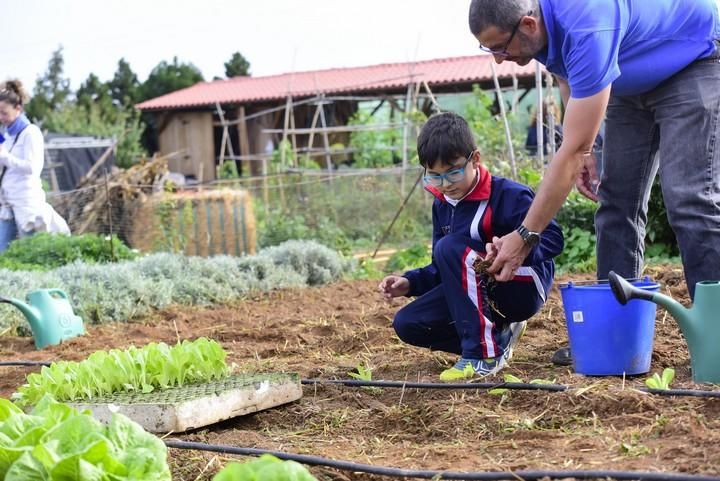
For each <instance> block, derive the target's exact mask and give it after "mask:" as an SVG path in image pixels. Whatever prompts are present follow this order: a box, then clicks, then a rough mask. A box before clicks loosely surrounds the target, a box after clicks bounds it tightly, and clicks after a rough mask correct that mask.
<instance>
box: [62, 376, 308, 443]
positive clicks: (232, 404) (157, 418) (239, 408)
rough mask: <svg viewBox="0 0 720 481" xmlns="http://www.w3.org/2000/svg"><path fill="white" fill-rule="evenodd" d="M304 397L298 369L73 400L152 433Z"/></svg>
mask: <svg viewBox="0 0 720 481" xmlns="http://www.w3.org/2000/svg"><path fill="white" fill-rule="evenodd" d="M301 397H302V386H301V385H300V378H299V377H298V376H297V375H296V374H255V375H234V376H230V377H229V378H227V379H225V380H219V381H212V382H209V383H204V384H199V385H193V386H184V387H176V388H170V389H166V390H163V391H156V392H151V393H147V394H142V393H119V394H116V395H113V396H111V397H109V398H106V399H96V400H92V401H83V402H73V403H70V404H71V405H72V406H73V407H75V408H77V409H80V410H84V409H89V410H90V411H92V413H93V416H95V418H97V419H98V420H100V421H102V422H109V421H110V418H111V417H112V414H113V413H115V412H117V413H121V414H124V415H125V416H127V417H129V418H130V419H132V420H133V421H135V422H137V423H138V424H140V425H141V426H142V427H143V428H144V429H145V430H146V431H150V432H153V433H170V432H174V433H178V432H184V431H189V430H191V429H196V428H200V427H203V426H207V425H209V424H213V423H217V422H220V421H224V420H226V419H230V418H233V417H236V416H242V415H244V414H249V413H253V412H256V411H262V410H263V409H268V408H271V407H275V406H279V405H281V404H285V403H289V402H292V401H295V400H297V399H300V398H301Z"/></svg>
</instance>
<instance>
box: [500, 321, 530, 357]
mask: <svg viewBox="0 0 720 481" xmlns="http://www.w3.org/2000/svg"><path fill="white" fill-rule="evenodd" d="M526 329H527V321H521V322H512V323H510V324H509V325H507V326H505V329H503V330H502V331H501V332H500V336H499V337H500V339H499V341H500V347H501V348H502V350H503V359H504V360H505V362H506V363H507V362H508V361H510V359H511V358H512V355H513V349H514V348H515V346H516V345H517V343H518V341H519V340H520V338H521V337H523V334H525V330H526Z"/></svg>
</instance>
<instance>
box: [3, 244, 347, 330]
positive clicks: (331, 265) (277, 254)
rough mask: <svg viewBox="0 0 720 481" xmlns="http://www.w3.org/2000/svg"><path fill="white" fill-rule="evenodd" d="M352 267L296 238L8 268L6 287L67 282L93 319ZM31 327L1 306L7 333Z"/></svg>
mask: <svg viewBox="0 0 720 481" xmlns="http://www.w3.org/2000/svg"><path fill="white" fill-rule="evenodd" d="M347 270H348V263H347V262H346V261H344V260H343V259H342V258H341V257H340V255H339V254H338V253H337V252H334V251H332V250H330V249H329V248H327V247H325V246H323V245H320V244H318V243H316V242H309V241H291V242H287V243H285V244H282V245H279V246H275V247H272V248H270V249H266V250H263V251H260V253H259V254H257V255H255V256H243V257H231V256H216V257H210V258H203V257H186V256H183V255H180V254H170V253H158V254H152V255H149V256H145V257H142V258H140V259H137V260H134V261H124V262H119V263H115V264H105V265H100V264H86V263H83V262H81V261H76V262H73V263H71V264H68V265H66V266H63V267H60V268H58V269H54V270H52V271H48V272H39V271H9V270H1V269H0V293H2V295H4V296H6V297H15V298H20V299H22V298H24V297H25V295H26V294H27V293H28V292H29V291H31V290H34V289H41V288H59V289H63V290H65V292H67V293H68V295H69V296H70V298H71V299H72V303H73V306H74V309H75V312H76V313H77V314H78V315H80V316H81V317H82V318H83V320H84V321H85V322H86V323H104V322H108V321H127V320H130V319H133V318H137V317H139V316H143V315H147V314H149V313H150V312H152V310H154V309H161V308H164V307H166V306H168V305H170V304H182V305H211V304H222V303H228V302H233V301H236V300H239V299H242V298H243V297H244V296H246V295H248V293H250V292H256V291H269V290H272V289H282V288H289V287H305V286H309V285H310V286H312V285H318V284H321V283H327V282H332V281H334V280H337V279H339V278H340V277H341V276H342V274H343V273H344V272H345V271H347ZM11 326H22V327H26V321H25V319H24V318H23V317H22V315H21V314H20V313H19V311H18V310H17V309H15V308H13V307H11V306H8V305H6V304H1V305H0V332H2V331H3V330H4V329H5V328H7V327H11Z"/></svg>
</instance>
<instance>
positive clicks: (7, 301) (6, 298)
mask: <svg viewBox="0 0 720 481" xmlns="http://www.w3.org/2000/svg"><path fill="white" fill-rule="evenodd" d="M0 303H6V304H12V302H11V301H10V298H9V297H0Z"/></svg>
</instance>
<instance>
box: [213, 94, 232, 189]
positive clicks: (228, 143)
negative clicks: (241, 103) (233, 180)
mask: <svg viewBox="0 0 720 481" xmlns="http://www.w3.org/2000/svg"><path fill="white" fill-rule="evenodd" d="M215 110H216V111H217V114H218V117H219V118H220V125H222V129H223V133H222V140H221V141H220V159H219V160H220V162H219V165H218V167H222V165H223V164H224V163H225V148H226V147H227V150H228V152H229V153H230V158H232V159H234V158H235V152H234V149H233V146H232V140H230V133H229V131H228V123H227V122H226V121H225V114H224V113H223V110H222V108H221V107H220V102H215ZM216 177H219V176H218V175H216Z"/></svg>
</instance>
